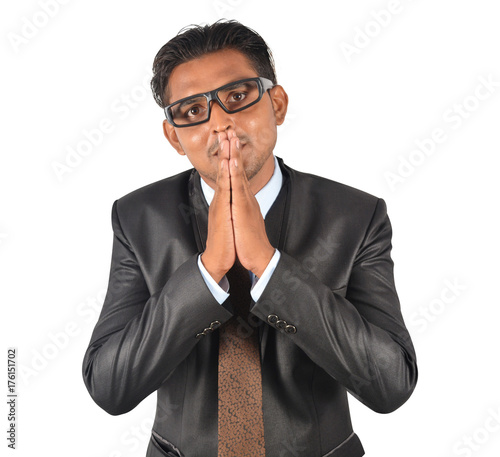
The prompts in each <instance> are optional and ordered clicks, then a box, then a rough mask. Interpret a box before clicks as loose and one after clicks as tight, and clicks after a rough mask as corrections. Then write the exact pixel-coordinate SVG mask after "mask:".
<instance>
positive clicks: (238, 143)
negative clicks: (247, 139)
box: [236, 140, 240, 149]
mask: <svg viewBox="0 0 500 457" xmlns="http://www.w3.org/2000/svg"><path fill="white" fill-rule="evenodd" d="M236 148H237V149H240V140H236Z"/></svg>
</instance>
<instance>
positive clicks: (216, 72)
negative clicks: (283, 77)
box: [163, 49, 288, 189]
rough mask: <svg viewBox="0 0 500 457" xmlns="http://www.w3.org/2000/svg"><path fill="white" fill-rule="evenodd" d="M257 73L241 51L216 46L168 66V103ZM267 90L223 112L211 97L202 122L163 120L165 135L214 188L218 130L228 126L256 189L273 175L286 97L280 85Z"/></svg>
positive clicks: (221, 131) (223, 129)
mask: <svg viewBox="0 0 500 457" xmlns="http://www.w3.org/2000/svg"><path fill="white" fill-rule="evenodd" d="M256 76H260V75H258V74H257V73H256V72H255V70H254V69H253V67H252V65H251V64H250V62H249V60H248V59H247V57H246V56H245V55H244V54H242V53H241V52H239V51H236V50H232V49H227V50H223V51H217V52H215V53H211V54H207V55H205V56H203V57H201V58H198V59H195V60H192V61H189V62H186V63H183V64H181V65H179V66H177V67H176V68H175V69H174V70H173V72H172V74H171V76H170V79H169V84H168V86H169V94H170V97H169V100H168V101H167V102H168V103H172V102H174V101H176V100H179V99H181V98H184V97H188V96H190V95H194V94H199V93H203V92H208V91H210V90H213V89H216V88H218V87H220V86H223V85H224V84H227V83H231V82H233V81H237V80H240V79H245V78H252V77H256ZM269 94H270V96H269V95H268V94H267V93H266V94H264V96H263V97H262V99H261V100H260V101H259V102H258V103H256V104H255V105H253V106H251V107H250V108H247V109H245V110H243V111H240V112H237V113H233V114H228V113H226V112H225V111H224V110H223V109H222V108H221V107H220V106H219V105H218V104H217V103H216V102H211V103H212V112H211V115H210V119H209V120H208V121H207V122H205V123H203V124H199V125H195V126H191V127H183V128H177V127H173V126H172V125H170V124H169V123H168V122H167V121H166V120H165V121H164V122H163V128H164V132H165V136H166V137H167V139H168V140H169V141H170V143H171V144H172V146H173V147H174V148H175V149H176V150H177V152H178V153H179V154H182V155H186V156H187V157H188V159H189V161H190V162H191V164H192V165H193V167H194V168H196V169H197V170H198V172H199V173H200V175H201V176H202V177H203V179H204V180H205V181H206V182H207V184H209V185H210V186H211V187H213V188H215V183H216V180H217V171H218V164H219V159H218V149H219V140H218V138H219V134H221V133H222V134H224V135H225V134H228V133H229V132H230V131H233V132H234V133H235V134H236V136H237V137H238V138H239V140H240V143H241V154H242V158H243V165H244V167H245V172H246V174H247V178H248V179H249V181H250V183H254V184H256V188H257V189H258V188H260V187H262V186H263V185H265V183H266V182H267V180H268V179H269V178H270V176H271V175H272V170H273V169H274V165H273V163H274V159H273V155H272V153H273V149H274V146H275V144H276V136H277V129H276V126H277V125H280V124H282V123H283V121H284V119H285V114H286V107H287V102H288V98H287V96H286V93H285V91H284V90H283V88H282V87H281V86H275V87H274V88H273V89H271V90H270V91H269ZM269 172H270V174H269ZM268 175H269V176H268ZM260 181H262V182H260Z"/></svg>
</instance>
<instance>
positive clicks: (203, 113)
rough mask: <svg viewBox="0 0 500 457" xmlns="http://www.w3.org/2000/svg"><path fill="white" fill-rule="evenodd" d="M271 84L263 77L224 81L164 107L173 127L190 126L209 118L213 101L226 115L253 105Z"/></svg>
mask: <svg viewBox="0 0 500 457" xmlns="http://www.w3.org/2000/svg"><path fill="white" fill-rule="evenodd" d="M273 86H274V84H273V83H272V81H270V80H269V79H266V78H262V77H257V78H247V79H241V80H239V81H234V82H232V83H229V84H226V85H224V86H222V87H219V88H218V89H214V90H211V91H210V92H205V93H204V94H196V95H191V96H189V97H186V98H182V99H180V100H177V101H176V102H174V103H171V104H170V105H168V106H166V107H165V115H166V116H167V120H168V122H169V123H170V124H172V125H173V126H174V127H191V126H193V125H198V124H202V123H203V122H207V121H208V120H209V119H210V111H211V104H210V102H211V101H212V100H213V101H215V102H217V103H218V104H219V106H220V107H221V108H222V109H223V110H224V111H225V112H226V113H229V114H232V113H237V112H238V111H242V110H244V109H247V108H250V107H251V106H252V105H255V104H256V103H257V102H258V101H259V100H260V99H261V98H262V96H263V95H264V93H265V92H266V91H267V90H269V89H271V88H272V87H273Z"/></svg>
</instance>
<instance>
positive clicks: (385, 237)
mask: <svg viewBox="0 0 500 457" xmlns="http://www.w3.org/2000/svg"><path fill="white" fill-rule="evenodd" d="M391 236H392V230H391V225H390V221H389V218H388V216H387V211H386V205H385V202H384V201H383V200H381V199H379V200H378V203H377V205H376V208H375V210H374V213H373V216H372V219H371V222H370V224H369V226H368V227H367V230H366V232H365V234H364V239H363V240H361V243H360V244H359V249H358V250H357V252H356V253H355V258H354V262H353V263H352V269H351V271H350V276H349V282H348V284H347V290H346V292H344V293H343V294H342V293H340V292H341V291H337V292H339V293H337V292H336V291H335V290H332V289H330V288H329V287H328V286H327V285H325V284H323V283H322V282H321V281H320V280H319V279H318V278H317V277H316V276H315V275H314V274H312V272H311V271H310V270H308V269H307V268H305V267H304V266H303V265H302V264H301V263H300V262H299V261H297V260H295V259H294V258H292V257H291V256H290V255H288V254H287V253H285V252H282V255H281V258H280V261H279V263H278V265H277V268H276V270H275V271H274V274H273V276H272V277H271V280H270V281H269V283H268V285H267V287H266V289H265V290H264V292H263V294H262V296H261V298H260V299H259V300H258V301H257V302H256V303H255V305H254V306H253V308H252V313H253V314H255V315H256V316H257V317H259V318H260V319H262V320H264V321H265V322H268V323H270V325H275V326H276V323H275V321H276V318H277V319H279V320H280V321H281V331H282V332H283V333H286V336H287V337H288V338H291V339H292V340H293V342H294V343H295V344H297V345H298V346H299V347H300V348H301V349H302V350H303V351H304V352H305V353H306V354H307V356H308V357H309V358H310V359H311V360H312V361H313V362H315V363H316V364H317V365H318V366H319V367H321V368H322V369H324V370H325V371H326V372H327V373H328V374H329V375H330V376H332V377H333V378H335V379H336V380H337V381H338V382H340V383H341V384H342V385H344V386H345V387H346V388H347V389H348V390H349V391H350V392H351V393H352V394H353V395H354V396H355V397H356V398H358V399H359V400H360V401H361V402H363V403H364V404H365V405H367V406H368V407H370V408H371V409H373V410H374V411H377V412H381V413H387V412H391V411H393V410H395V409H397V408H398V407H399V406H401V405H402V404H403V403H404V402H405V401H406V400H407V399H408V398H409V396H410V395H411V393H412V391H413V389H414V388H415V384H416V381H417V365H416V356H415V350H414V348H413V344H412V342H411V339H410V335H409V333H408V331H407V329H406V327H405V324H404V322H403V317H402V315H401V311H400V304H399V300H398V296H397V293H396V289H395V285H394V276H393V262H392V260H391V257H390V251H391ZM343 295H345V297H344V296H343ZM271 315H274V316H275V317H274V320H273V319H272V318H269V316H271ZM286 324H288V325H289V327H288V328H285V327H286ZM277 328H280V327H279V326H277ZM294 328H295V330H296V331H295V333H293V332H294Z"/></svg>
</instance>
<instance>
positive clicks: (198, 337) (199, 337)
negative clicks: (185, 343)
mask: <svg viewBox="0 0 500 457" xmlns="http://www.w3.org/2000/svg"><path fill="white" fill-rule="evenodd" d="M204 336H205V334H204V333H198V334H197V335H196V339H197V340H199V339H201V338H203V337H204Z"/></svg>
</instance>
